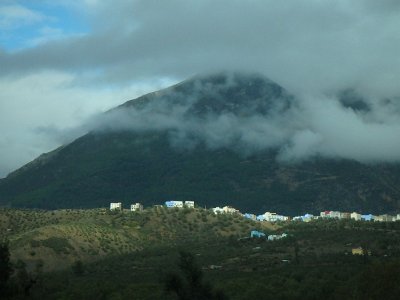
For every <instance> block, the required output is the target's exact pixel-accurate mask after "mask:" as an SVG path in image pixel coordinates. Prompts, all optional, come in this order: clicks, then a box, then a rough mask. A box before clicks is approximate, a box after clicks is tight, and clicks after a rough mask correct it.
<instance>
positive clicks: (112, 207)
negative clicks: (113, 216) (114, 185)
mask: <svg viewBox="0 0 400 300" xmlns="http://www.w3.org/2000/svg"><path fill="white" fill-rule="evenodd" d="M110 210H122V203H121V202H111V203H110Z"/></svg>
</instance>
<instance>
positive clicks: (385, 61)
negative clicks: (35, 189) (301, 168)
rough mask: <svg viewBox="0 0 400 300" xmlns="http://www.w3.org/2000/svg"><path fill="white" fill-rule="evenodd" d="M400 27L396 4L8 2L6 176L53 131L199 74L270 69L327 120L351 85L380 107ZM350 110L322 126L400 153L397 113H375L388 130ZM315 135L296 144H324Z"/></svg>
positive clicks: (397, 87)
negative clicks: (334, 100)
mask: <svg viewBox="0 0 400 300" xmlns="http://www.w3.org/2000/svg"><path fill="white" fill-rule="evenodd" d="M399 28H400V1H398V0H379V1H376V0H354V1H353V0H352V1H349V0H346V1H345V0H336V1H331V0H325V1H324V0H304V1H299V0H285V1H276V0H247V1H244V0H198V1H191V0H168V1H159V0H35V1H31V0H25V1H24V0H1V1H0V126H1V127H0V128H1V130H0V177H2V176H5V175H6V174H7V173H8V172H10V171H11V170H14V169H15V168H17V167H19V166H21V165H22V164H24V163H26V162H28V161H30V160H32V159H33V158H35V157H36V156H38V155H39V154H41V153H43V152H48V151H50V150H52V149H54V148H55V147H57V146H59V145H60V144H61V143H62V142H63V141H64V140H63V137H62V136H57V134H55V133H57V132H60V131H63V130H64V129H66V128H73V127H75V126H79V125H80V124H81V123H84V122H85V120H86V119H87V118H88V117H90V116H92V115H94V114H97V113H99V112H101V111H105V110H107V109H109V108H111V107H114V106H116V105H118V104H121V103H123V102H125V101H126V100H129V99H132V98H135V97H137V96H139V95H141V94H143V93H146V92H150V91H153V90H156V89H159V88H162V87H166V86H168V85H170V84H173V83H175V82H178V81H179V80H183V79H186V78H187V77H189V76H192V75H194V74H198V73H207V72H212V71H219V70H226V69H235V70H242V69H244V70H247V71H257V72H261V73H263V74H265V75H266V76H268V77H269V78H271V79H272V80H274V81H276V82H278V83H279V84H280V85H282V86H284V87H285V88H286V89H288V90H289V91H291V92H292V93H294V94H296V95H300V96H301V97H302V98H303V99H308V100H306V101H305V103H308V104H307V105H308V106H307V105H306V106H307V107H309V106H311V107H321V110H320V111H321V116H320V117H321V118H324V119H329V117H331V119H332V115H330V112H331V111H332V110H335V109H337V107H336V106H335V105H334V104H332V102H331V101H329V99H328V100H327V99H326V95H332V94H334V93H335V92H336V91H338V90H341V89H345V88H349V87H351V88H354V89H356V90H358V91H359V92H360V93H362V94H364V95H365V96H366V97H367V98H368V99H369V101H371V103H373V102H374V101H376V102H377V103H378V100H379V99H382V98H387V97H394V96H396V95H397V96H398V95H400V84H399V82H400V80H399V79H400V55H399V53H400V31H399ZM322 95H324V96H322ZM310 99H312V100H310ZM310 101H311V102H310ZM396 101H398V100H396ZM310 103H312V104H310ZM324 103H328V105H325V104H324ZM396 105H397V104H396V103H395V104H393V103H392V107H395V108H396V107H398V105H397V106H396ZM372 106H373V105H372ZM329 109H331V110H329ZM385 109H386V110H385ZM341 113H343V114H338V115H340V116H342V117H343V118H342V119H340V120H336V119H335V118H333V119H332V120H330V119H329V122H330V123H329V126H328V123H324V124H323V125H324V126H325V129H324V130H325V131H327V132H328V131H329V134H331V132H330V131H332V132H333V131H334V130H333V129H332V128H336V127H338V128H339V129H338V130H340V131H346V132H347V131H350V132H353V131H352V130H353V129H354V128H342V127H343V126H344V125H343V124H349V126H350V125H351V124H355V126H356V128H355V129H354V130H355V131H354V132H353V135H354V136H355V135H357V136H358V135H359V134H363V135H364V136H365V135H368V134H369V132H376V136H377V139H376V140H374V139H371V138H368V139H366V140H365V141H364V144H362V145H363V146H365V144H368V145H369V144H370V143H372V144H374V145H373V146H374V148H376V151H377V152H376V153H378V152H379V151H382V149H381V148H380V147H383V145H384V144H385V143H387V142H388V141H392V142H391V143H389V144H390V145H389V147H391V149H390V150H391V151H390V153H392V152H394V151H397V152H399V153H400V147H399V145H398V143H397V142H396V140H400V138H397V132H396V130H397V129H398V128H399V126H400V125H399V117H400V116H399V115H396V113H398V111H397V112H396V111H395V109H394V110H393V109H391V110H390V111H388V109H387V108H382V107H379V109H377V110H376V111H374V115H373V116H374V118H372V117H371V116H367V117H370V121H371V118H372V121H374V122H377V123H379V124H380V126H381V127H382V128H381V127H379V130H377V129H376V127H373V128H371V127H368V126H372V125H371V124H370V123H368V122H367V121H368V120H367V121H365V118H361V117H360V116H359V115H357V114H354V115H351V114H346V113H345V112H341ZM335 116H336V115H335ZM364 117H365V116H364ZM347 118H349V121H348V122H347V123H343V122H342V121H343V120H344V119H345V120H347ZM352 118H353V119H352ZM350 119H351V120H350ZM360 120H362V121H360ZM318 124H319V123H318ZM365 124H367V125H368V126H365ZM331 126H332V127H331ZM386 127H387V130H388V132H389V133H388V134H387V135H386V136H387V140H385V139H382V130H386ZM313 130H314V131H315V130H316V129H312V130H311V131H310V130H308V131H304V132H299V133H298V134H297V135H295V136H293V137H292V139H293V141H292V142H293V143H292V146H293V145H296V143H295V141H296V139H298V138H299V139H302V138H303V139H305V140H310V141H312V143H315V139H319V140H321V139H322V140H323V139H324V136H322V137H321V136H319V135H318V137H315V132H314V131H313ZM384 132H386V131H384ZM332 136H335V138H337V137H336V136H337V132H333V133H332ZM354 136H351V135H350V136H346V139H345V140H344V141H345V142H346V143H348V141H351V140H352V139H353V138H354ZM398 136H400V133H399V135H398ZM378 137H379V138H378ZM393 139H394V140H395V141H393ZM336 141H341V139H340V138H338V139H337V140H336ZM330 142H331V143H330V144H329V146H330V147H331V145H334V144H335V143H334V142H335V139H330ZM342 142H343V141H342ZM378 144H379V145H380V147H379V145H378ZM382 144H383V145H382ZM326 145H327V144H325V147H327V146H326ZM321 147H322V146H321ZM348 147H349V148H351V149H350V150H351V151H352V153H354V151H355V150H354V149H353V148H354V147H353V146H352V144H351V143H350V144H348ZM352 147H353V148H352ZM358 147H360V145H358ZM396 147H399V148H396ZM322 148H323V147H322ZM285 149H286V150H287V149H289V148H287V147H286V148H285ZM386 150H387V149H383V152H382V153H386V152H387V151H386ZM301 151H302V150H301V149H300V152H301ZM329 151H333V150H332V149H330V150H329ZM357 151H358V152H357ZM357 151H356V152H357V153H359V152H360V149H358V150H357ZM283 153H285V152H283ZM345 153H346V152H344V154H341V155H340V156H342V157H345V158H346V154H345ZM283 155H285V154H283ZM388 155H389V154H388ZM389 156H390V159H389V160H391V161H393V160H396V159H397V157H395V156H393V155H392V154H390V155H389ZM350 158H357V155H353V156H350Z"/></svg>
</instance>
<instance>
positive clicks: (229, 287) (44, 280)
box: [0, 207, 400, 299]
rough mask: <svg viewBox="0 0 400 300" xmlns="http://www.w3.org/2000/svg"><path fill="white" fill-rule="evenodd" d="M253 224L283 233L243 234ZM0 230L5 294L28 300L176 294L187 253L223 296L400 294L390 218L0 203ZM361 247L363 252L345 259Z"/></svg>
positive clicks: (395, 230) (398, 251) (399, 230)
mask: <svg viewBox="0 0 400 300" xmlns="http://www.w3.org/2000/svg"><path fill="white" fill-rule="evenodd" d="M253 229H257V230H261V231H263V232H265V233H267V234H277V233H282V232H285V233H287V234H288V237H287V238H284V239H282V240H279V241H273V242H271V241H266V240H265V239H258V238H256V239H249V238H248V236H249V233H250V230H253ZM0 230H1V232H2V233H5V235H6V237H7V238H8V240H9V244H10V252H11V258H12V262H13V268H14V270H15V273H14V274H13V276H12V278H11V279H10V282H9V285H10V288H9V289H10V290H9V291H8V293H9V294H10V299H21V298H23V294H24V293H25V292H26V291H27V292H26V293H27V294H26V297H29V299H89V298H95V299H177V298H176V297H175V296H174V293H169V292H166V290H165V287H166V284H167V282H168V278H170V276H171V274H178V275H179V276H181V277H182V276H185V273H182V269H181V267H180V266H182V265H181V263H179V259H180V253H182V251H184V253H189V255H191V256H192V257H193V258H194V265H193V266H191V268H193V269H192V271H193V272H200V273H199V274H202V276H203V277H202V278H203V279H202V280H204V282H205V283H204V284H205V285H204V286H205V287H208V288H209V289H212V290H214V291H217V290H219V291H220V292H221V295H222V294H223V295H224V298H218V299H254V298H260V299H299V298H302V299H321V297H323V298H326V299H365V297H367V298H368V297H370V299H379V298H381V299H382V298H384V299H397V298H396V297H398V296H399V295H400V290H399V288H398V280H399V279H400V272H399V263H400V242H399V241H400V223H399V222H390V223H376V222H364V221H359V222H357V221H353V220H316V221H313V222H311V223H302V222H289V223H279V224H275V225H272V224H270V223H267V222H265V223H260V222H254V221H250V220H246V219H244V218H243V217H241V216H239V215H217V216H216V215H214V214H212V213H211V212H210V211H207V210H204V209H181V210H179V209H167V208H165V207H156V208H151V209H146V210H145V211H143V212H141V213H131V212H113V213H110V212H108V211H107V210H102V209H95V210H57V211H37V210H15V209H2V210H0ZM4 237H5V236H4V235H3V234H2V236H1V239H3V238H4ZM360 246H362V247H364V248H365V249H367V250H368V251H369V252H370V253H371V255H370V256H358V255H351V250H352V249H353V248H357V247H360ZM181 259H182V258H181ZM24 266H25V267H24ZM23 270H25V271H23ZM24 272H25V273H24ZM21 274H25V275H21ZM30 279H32V280H33V282H31V281H30ZM207 282H208V285H207V284H206V283H207ZM26 287H29V288H28V289H27V290H26V289H25V288H26ZM24 290H25V292H24ZM11 294H13V296H11ZM4 295H5V294H3V296H4ZM221 297H222V296H221Z"/></svg>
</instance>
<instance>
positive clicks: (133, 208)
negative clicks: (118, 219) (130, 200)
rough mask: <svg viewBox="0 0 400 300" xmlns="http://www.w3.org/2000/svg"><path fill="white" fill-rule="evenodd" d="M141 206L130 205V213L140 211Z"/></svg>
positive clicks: (138, 204) (136, 204)
mask: <svg viewBox="0 0 400 300" xmlns="http://www.w3.org/2000/svg"><path fill="white" fill-rule="evenodd" d="M142 210H143V205H142V204H140V203H135V204H131V211H142Z"/></svg>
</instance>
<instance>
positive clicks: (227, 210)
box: [110, 200, 400, 222]
mask: <svg viewBox="0 0 400 300" xmlns="http://www.w3.org/2000/svg"><path fill="white" fill-rule="evenodd" d="M165 206H166V207H168V208H174V207H176V208H184V207H187V208H194V206H195V204H194V201H174V200H171V201H166V202H165ZM110 210H122V203H121V202H114V203H110ZM130 210H131V211H142V210H143V205H142V204H140V203H135V204H131V206H130ZM211 210H212V211H213V212H214V214H240V215H242V216H243V217H245V218H248V219H251V220H254V221H267V222H277V221H290V220H292V221H302V222H310V221H311V220H316V219H353V220H356V221H375V222H394V221H400V214H397V215H396V216H393V215H388V214H383V215H372V214H366V215H363V214H359V213H357V212H352V213H349V212H340V211H334V210H327V211H322V212H321V213H320V215H319V216H314V215H312V214H305V215H303V216H295V217H293V218H291V217H289V216H283V215H279V214H277V213H272V212H266V213H264V214H262V215H258V216H257V215H255V214H251V213H244V214H242V213H241V212H240V211H239V210H238V209H236V208H233V207H232V206H224V207H215V208H212V209H211Z"/></svg>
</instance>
